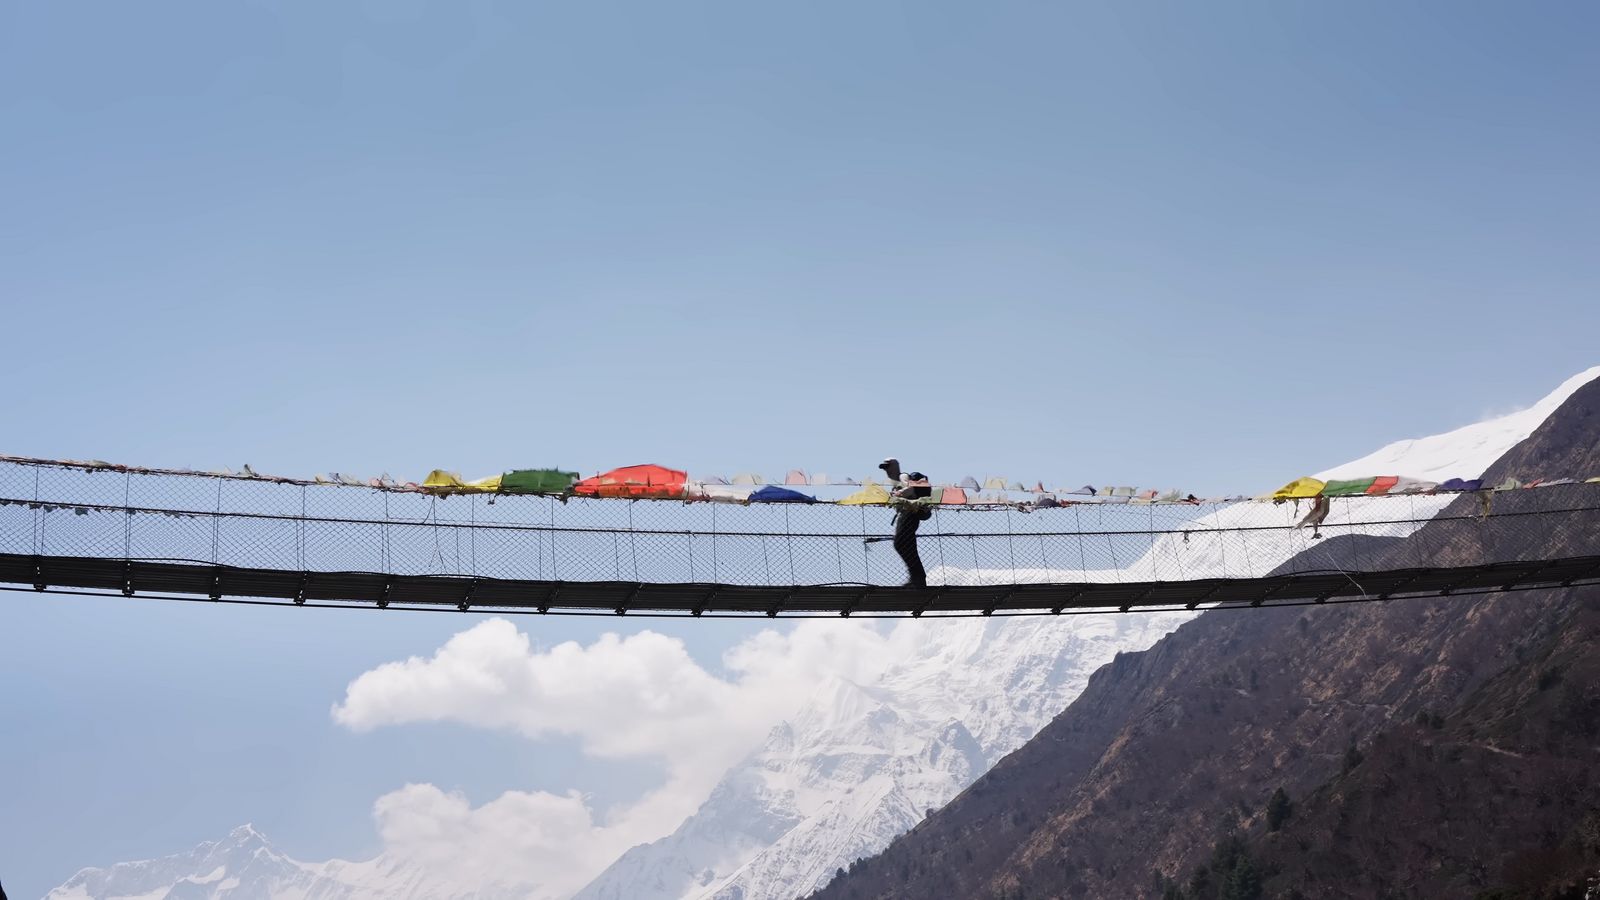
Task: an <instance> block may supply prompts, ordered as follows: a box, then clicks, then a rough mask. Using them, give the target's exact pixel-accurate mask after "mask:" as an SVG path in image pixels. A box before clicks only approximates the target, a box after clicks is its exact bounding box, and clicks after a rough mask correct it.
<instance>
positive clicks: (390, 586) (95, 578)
mask: <svg viewBox="0 0 1600 900" xmlns="http://www.w3.org/2000/svg"><path fill="white" fill-rule="evenodd" d="M1589 583H1600V556H1581V557H1572V558H1567V559H1556V560H1545V561H1538V560H1535V561H1519V562H1495V563H1486V564H1482V565H1474V566H1459V567H1450V568H1413V569H1395V570H1386V571H1380V572H1349V573H1345V572H1333V573H1298V574H1290V575H1279V576H1268V577H1263V578H1210V579H1195V580H1188V581H1144V582H1125V583H1119V584H1018V585H995V586H982V587H968V586H959V587H939V588H929V589H927V590H914V589H910V588H903V587H885V586H878V585H857V584H836V585H818V586H808V587H790V586H784V587H767V586H733V585H718V584H663V583H653V582H626V581H522V580H510V579H498V578H469V577H463V576H443V575H385V574H382V573H370V572H297V571H288V570H282V569H252V568H239V567H234V566H218V565H210V564H202V563H187V562H165V561H153V560H122V559H107V558H99V557H74V556H31V555H27V554H16V553H4V554H0V584H11V585H23V586H28V587H32V588H34V589H38V590H45V589H58V588H72V589H78V590H82V591H98V592H121V593H123V594H128V595H130V596H131V595H137V594H146V595H168V596H171V595H177V596H188V597H196V598H203V597H210V598H213V599H216V598H221V597H244V598H261V599H265V600H269V601H274V600H275V601H283V602H287V603H293V602H297V601H299V602H335V603H353V604H375V605H379V606H392V607H398V608H404V607H421V608H429V607H435V608H436V607H441V606H443V607H457V608H460V609H484V610H492V609H513V610H529V611H535V610H536V611H538V612H551V613H561V612H589V613H592V612H594V611H596V610H601V611H607V612H616V613H626V612H647V613H690V614H696V615H698V614H704V613H757V614H761V613H765V614H767V615H774V616H775V615H782V614H785V613H812V614H815V613H838V614H845V615H848V614H851V613H861V614H893V613H911V614H914V615H920V614H921V613H924V612H927V613H934V614H937V613H973V612H976V613H984V614H989V613H994V614H1004V613H1019V612H1063V611H1073V612H1079V611H1090V610H1106V611H1109V610H1123V611H1129V610H1141V609H1144V610H1147V609H1171V608H1183V607H1188V608H1194V607H1195V606H1196V605H1201V604H1203V605H1206V606H1212V605H1221V606H1238V605H1246V606H1248V605H1265V606H1271V605H1285V604H1291V603H1305V602H1324V601H1348V600H1356V599H1370V600H1381V599H1388V598H1390V597H1423V596H1441V595H1450V594H1468V593H1485V592H1491V591H1503V590H1527V589H1532V588H1539V587H1556V586H1570V585H1573V584H1589ZM10 589H12V590H15V589H16V588H10Z"/></svg>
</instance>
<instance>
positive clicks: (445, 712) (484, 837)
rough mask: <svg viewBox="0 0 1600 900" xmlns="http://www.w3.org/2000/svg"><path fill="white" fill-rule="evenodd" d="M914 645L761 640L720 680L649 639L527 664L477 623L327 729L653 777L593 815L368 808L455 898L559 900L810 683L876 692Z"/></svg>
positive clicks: (557, 804) (811, 626) (872, 637)
mask: <svg viewBox="0 0 1600 900" xmlns="http://www.w3.org/2000/svg"><path fill="white" fill-rule="evenodd" d="M914 631H915V630H914V629H912V628H909V627H907V626H906V625H904V624H903V625H901V626H900V627H897V628H895V629H893V630H892V631H889V632H887V633H884V632H882V631H880V630H878V629H876V628H874V627H872V626H871V625H869V624H866V623H863V622H859V621H857V622H844V621H838V622H826V623H824V622H803V623H800V624H799V625H798V626H796V627H795V628H793V629H792V630H790V631H788V632H786V633H780V632H777V631H773V630H764V631H762V632H760V633H758V634H756V635H754V636H752V637H751V638H749V639H747V640H745V641H743V642H742V643H740V644H739V645H737V646H735V647H734V648H732V649H731V650H729V651H728V652H727V653H726V654H725V655H724V657H723V665H724V667H725V668H726V669H727V670H728V672H729V673H730V676H729V677H719V676H717V675H715V674H712V673H711V672H708V671H707V670H706V669H705V668H704V667H702V666H701V665H700V664H699V663H698V662H696V661H695V660H694V659H693V658H692V657H691V656H690V655H689V653H688V651H687V650H686V649H685V648H684V645H683V643H682V641H680V640H678V639H676V638H672V637H668V636H666V635H662V634H659V633H656V632H651V631H643V632H639V633H637V634H633V635H629V636H626V637H622V636H619V635H616V634H607V635H604V636H602V637H601V638H599V639H598V640H596V641H595V642H594V643H592V644H589V645H588V646H583V645H580V644H578V643H576V642H567V643H563V644H558V645H556V646H554V647H550V648H548V649H540V648H537V647H535V646H534V645H533V643H532V642H531V641H530V640H529V638H528V636H527V635H526V634H524V633H522V632H520V631H518V630H517V629H516V627H515V626H514V625H513V624H512V623H510V622H509V621H506V620H504V619H490V620H487V621H484V622H481V623H479V624H477V625H475V626H474V627H472V628H470V629H468V630H466V631H463V632H461V633H460V634H457V635H455V636H454V637H452V638H451V639H450V640H449V641H448V642H446V643H445V645H444V646H443V647H441V648H439V650H438V651H437V652H435V653H434V654H433V656H432V657H429V658H422V657H412V658H410V659H407V660H404V661H400V662H391V663H385V664H384V665H381V666H378V667H377V668H375V669H372V670H370V671H368V672H365V673H363V674H362V675H360V676H359V677H357V678H356V679H355V680H354V681H352V682H351V683H350V685H349V686H348V688H347V689H346V692H345V698H344V700H343V702H341V703H339V704H337V705H335V706H334V707H333V717H334V719H335V721H337V722H339V723H340V724H342V725H344V726H346V727H348V728H351V729H354V730H358V731H366V730H371V729H374V728H379V727H383V726H388V725H399V724H405V723H413V722H458V723H462V724H466V725H472V726H477V727H481V728H492V729H498V730H506V731H512V732H515V733H518V734H522V735H525V736H527V737H529V738H534V739H539V738H547V737H570V738H573V739H576V740H577V741H578V742H579V744H580V746H581V747H582V749H583V750H584V752H585V753H588V754H590V755H593V756H596V757H601V758H607V759H640V760H648V761H652V762H656V763H659V764H661V765H662V766H663V767H664V769H665V771H666V778H665V781H664V782H663V783H662V784H661V785H660V786H658V787H657V788H655V789H654V790H652V791H650V792H648V793H646V794H645V795H644V796H642V797H640V798H638V799H637V800H636V801H634V802H632V803H630V804H627V805H625V806H623V807H621V808H617V809H612V810H606V811H604V812H603V813H599V814H597V813H596V811H594V810H593V809H591V808H590V807H589V805H588V804H587V803H586V802H585V800H584V798H583V797H581V796H580V795H579V794H577V793H569V794H566V795H557V794H550V793H545V792H522V791H508V792H506V793H505V794H502V795H501V796H500V797H498V798H497V799H495V800H492V801H490V802H488V803H485V804H483V805H482V806H478V807H473V806H471V804H470V803H469V802H468V801H467V799H466V798H465V797H463V796H461V795H459V794H452V793H446V792H444V791H441V790H440V789H438V788H437V787H434V786H433V785H425V784H424V785H416V784H413V785H407V786H405V787H404V788H401V789H399V790H397V791H394V792H392V793H389V794H386V795H384V796H383V797H381V798H379V799H378V801H377V803H376V806H375V809H374V814H375V816H376V818H377V820H378V826H379V831H380V833H381V835H382V837H383V840H384V846H385V852H386V853H389V854H391V855H393V856H396V857H398V858H404V859H410V860H415V861H417V862H419V863H422V864H424V865H425V866H426V867H427V868H428V869H429V870H431V871H434V872H436V873H438V874H440V875H442V876H444V877H446V878H448V879H449V880H450V881H451V882H452V883H455V884H460V885H463V886H473V885H482V886H485V887H488V886H492V885H495V884H502V885H504V884H537V885H539V886H540V889H541V892H546V891H548V892H549V894H550V895H551V896H562V895H564V894H566V893H569V892H571V891H573V890H576V889H577V888H579V887H582V886H583V885H584V884H585V883H586V882H587V881H588V880H589V879H590V878H592V877H593V876H594V875H596V874H598V873H599V871H600V870H601V869H603V868H604V867H605V866H606V865H607V864H609V863H610V862H611V861H612V860H613V859H615V858H616V856H617V855H618V854H620V853H621V852H622V851H624V850H626V849H627V848H629V847H631V846H633V845H635V844H638V843H641V842H644V841H649V840H653V839H655V838H658V837H660V836H662V835H664V834H666V833H668V832H670V831H671V830H672V829H673V828H674V827H676V826H677V825H678V823H679V822H681V821H682V820H683V819H684V818H685V817H686V816H687V815H689V814H690V813H692V812H693V811H694V809H695V808H696V807H697V806H698V805H699V804H700V803H701V802H702V801H703V800H704V799H705V797H706V795H707V794H709V792H710V790H711V788H712V786H713V785H714V784H715V783H716V780H717V779H718V778H720V777H721V775H722V773H723V772H724V771H725V770H726V769H727V768H728V767H729V766H731V765H733V764H734V763H735V762H737V761H738V760H739V759H740V758H741V757H742V756H744V755H745V754H746V753H748V752H749V751H750V750H751V749H752V748H753V747H754V746H755V745H756V744H757V743H758V742H759V741H760V739H761V738H762V737H763V736H764V735H765V734H766V732H767V730H768V729H769V728H771V727H772V726H773V725H774V724H776V723H777V722H778V721H779V720H781V719H783V718H785V717H787V716H789V715H791V714H792V713H793V712H794V711H795V710H796V709H797V708H798V706H799V705H800V703H801V702H802V701H803V700H804V699H805V697H806V696H807V695H808V694H809V693H810V692H811V691H812V690H813V689H814V687H815V686H816V685H817V683H818V682H819V681H820V680H822V679H824V678H825V677H827V676H829V675H837V676H840V677H843V678H846V679H849V680H852V681H857V682H866V681H871V680H873V679H874V678H875V677H876V676H877V675H878V674H880V673H881V672H882V670H883V669H884V667H885V666H886V665H888V663H889V662H890V661H891V660H893V659H896V658H901V657H903V656H904V655H905V651H906V650H907V649H908V648H909V646H910V645H911V643H912V642H913V641H914V639H915V636H914Z"/></svg>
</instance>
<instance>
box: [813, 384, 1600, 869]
mask: <svg viewBox="0 0 1600 900" xmlns="http://www.w3.org/2000/svg"><path fill="white" fill-rule="evenodd" d="M1597 448H1600V383H1590V384H1588V385H1586V386H1584V387H1582V388H1580V389H1578V390H1577V391H1575V392H1573V393H1572V395H1571V397H1570V398H1568V399H1567V400H1566V401H1565V402H1564V403H1563V404H1561V406H1560V408H1559V409H1557V410H1556V411H1555V412H1554V413H1553V414H1552V415H1551V416H1550V417H1549V418H1548V419H1547V420H1546V421H1545V422H1543V423H1542V424H1541V425H1540V426H1539V428H1538V429H1537V430H1535V431H1534V432H1533V434H1532V435H1531V436H1530V437H1529V438H1528V439H1527V440H1525V441H1522V442H1521V443H1520V444H1518V445H1517V446H1516V447H1515V448H1513V449H1512V450H1511V451H1510V452H1508V453H1506V454H1505V455H1503V456H1502V457H1501V458H1500V460H1499V461H1498V462H1496V463H1495V464H1494V465H1493V466H1491V467H1490V469H1489V471H1488V472H1487V473H1486V475H1487V477H1488V478H1490V479H1491V480H1494V479H1500V478H1505V477H1516V478H1520V479H1523V480H1530V479H1534V478H1551V477H1556V476H1561V475H1570V474H1573V473H1592V472H1600V449H1597ZM1537 494H1538V492H1528V495H1527V497H1529V498H1533V497H1534V496H1535V495H1537ZM1462 502H1470V501H1469V500H1465V499H1464V500H1463V501H1462ZM1525 502H1539V501H1537V500H1536V499H1530V500H1527V501H1525ZM1434 527H1435V526H1428V527H1425V528H1423V529H1422V531H1421V532H1419V533H1418V534H1417V535H1414V536H1413V537H1411V538H1407V539H1406V541H1405V542H1403V543H1410V542H1411V541H1415V540H1418V539H1422V540H1428V539H1429V530H1430V528H1434ZM1473 539H1474V538H1472V537H1471V536H1470V535H1467V536H1465V537H1463V536H1462V533H1461V532H1459V531H1453V532H1452V534H1451V537H1450V540H1448V541H1435V542H1434V543H1433V544H1432V545H1431V552H1433V553H1434V554H1436V555H1437V556H1438V558H1439V559H1441V560H1442V561H1446V562H1448V561H1450V559H1451V558H1452V557H1459V558H1468V557H1471V556H1474V555H1475V550H1474V548H1472V547H1470V546H1468V545H1467V542H1470V541H1471V540H1473ZM1499 539H1501V540H1506V538H1505V537H1504V536H1503V535H1502V537H1501V538H1499ZM1516 540H1520V541H1523V542H1526V547H1525V548H1524V549H1527V550H1537V551H1541V552H1548V553H1550V554H1552V555H1563V554H1573V555H1576V554H1579V553H1584V552H1591V553H1592V552H1594V549H1595V547H1596V546H1600V534H1594V533H1592V530H1591V531H1587V532H1586V531H1579V530H1574V529H1571V528H1565V529H1560V528H1557V529H1554V530H1551V531H1549V532H1547V533H1545V534H1540V533H1538V532H1537V531H1535V530H1532V529H1529V530H1527V531H1525V532H1523V533H1521V534H1520V536H1519V537H1517V538H1516ZM1408 551H1409V548H1407V547H1405V546H1395V547H1392V548H1390V550H1389V551H1387V552H1393V553H1396V554H1401V557H1400V558H1409V556H1408V555H1407V554H1408ZM1380 565H1381V563H1380ZM1597 593H1600V591H1597V589H1594V588H1573V589H1567V590H1557V591H1544V592H1530V593H1521V594H1511V595H1500V596H1491V597H1488V598H1483V599H1478V598H1457V599H1441V600H1434V601H1401V602H1395V603H1392V604H1361V605H1357V606H1347V607H1342V608H1313V609H1309V610H1299V609H1280V610H1256V611H1250V612H1236V611H1234V612H1229V611H1218V612H1212V613H1206V614H1204V615H1202V616H1200V617H1199V618H1197V619H1195V620H1194V621H1192V622H1189V623H1188V624H1186V625H1184V626H1183V627H1181V628H1179V629H1178V630H1177V631H1176V632H1174V633H1173V634H1171V635H1169V636H1168V637H1166V638H1164V639H1163V640H1161V641H1160V642H1158V643H1157V644H1156V645H1155V646H1153V647H1152V648H1150V649H1149V650H1147V651H1144V652H1140V653H1129V654H1123V655H1121V656H1119V657H1118V658H1117V659H1116V660H1115V661H1114V662H1113V663H1112V664H1110V665H1108V666H1106V667H1105V668H1103V669H1101V670H1100V671H1099V672H1096V673H1095V675H1094V676H1093V677H1092V678H1091V679H1090V682H1089V686H1088V688H1087V689H1086V690H1085V691H1084V693H1083V694H1082V695H1081V696H1080V697H1079V698H1078V699H1077V700H1076V701H1075V702H1074V703H1073V704H1072V705H1071V706H1070V707H1068V708H1067V710H1066V711H1065V712H1064V713H1062V715H1061V716H1060V717H1058V718H1057V719H1056V720H1055V721H1053V722H1052V723H1051V724H1050V725H1049V726H1047V727H1046V728H1045V729H1044V730H1043V731H1041V732H1040V734H1039V735H1038V736H1037V737H1036V738H1034V739H1033V740H1032V741H1030V742H1029V743H1028V744H1026V745H1025V746H1023V747H1022V748H1021V749H1020V750H1018V751H1017V752H1016V753H1013V754H1011V755H1010V756H1008V757H1007V758H1006V759H1004V760H1002V761H1001V762H1000V763H999V764H998V765H996V766H995V768H994V769H993V770H992V771H990V772H989V773H988V774H987V775H985V776H984V777H983V778H981V779H979V780H978V781H977V782H976V783H975V784H973V785H972V787H970V788H968V789H967V790H966V791H965V792H963V793H962V795H961V796H959V797H958V798H956V800H954V801H953V802H952V803H950V804H949V805H948V806H947V807H945V808H943V809H941V810H939V811H938V812H937V813H935V814H934V815H933V816H931V817H930V818H929V819H928V820H927V821H925V822H923V823H921V824H920V825H919V826H917V827H916V828H915V829H913V830H912V831H911V832H910V833H909V834H907V835H905V836H904V837H903V838H901V839H900V840H898V841H896V842H895V843H894V844H893V845H892V846H891V847H890V848H889V849H888V850H887V851H886V852H884V853H883V854H881V855H879V856H877V857H874V858H872V859H869V860H865V861H863V862H861V863H859V864H857V865H855V866H854V867H852V870H851V871H850V872H849V873H848V874H846V875H845V876H844V877H842V878H838V879H836V880H835V881H834V882H832V883H830V884H829V885H828V887H827V888H826V889H824V890H823V891H821V892H819V893H818V894H817V895H816V896H817V897H818V898H821V900H834V898H851V900H861V898H877V897H926V896H968V897H1006V898H1021V897H1058V896H1060V897H1074V896H1084V897H1109V896H1117V897H1137V896H1161V895H1163V894H1166V895H1167V896H1171V897H1176V896H1180V895H1181V896H1196V897H1259V896H1263V894H1262V891H1263V890H1266V889H1268V888H1270V889H1271V895H1273V896H1292V895H1294V894H1296V893H1298V894H1299V895H1301V896H1306V897H1313V896H1329V897H1332V896H1468V897H1470V896H1474V894H1476V893H1478V892H1481V891H1493V890H1499V889H1505V890H1511V891H1516V890H1523V891H1532V892H1530V893H1523V894H1507V895H1506V896H1530V897H1531V896H1542V895H1548V896H1556V894H1549V893H1545V894H1540V893H1537V892H1538V891H1545V890H1546V887H1549V886H1548V885H1546V886H1539V885H1534V886H1531V887H1530V880H1532V879H1533V878H1534V876H1532V875H1530V874H1529V873H1530V872H1533V871H1543V872H1554V871H1557V870H1561V871H1566V870H1572V871H1580V872H1581V871H1582V870H1583V868H1584V866H1586V865H1590V864H1592V863H1593V862H1594V860H1595V856H1594V854H1595V853H1596V852H1597V851H1600V848H1597V847H1595V842H1594V840H1593V839H1592V836H1591V835H1590V834H1589V832H1590V831H1593V830H1594V825H1593V822H1592V813H1593V810H1594V809H1595V806H1594V803H1595V795H1594V789H1593V787H1592V785H1594V784H1595V783H1600V779H1594V778H1593V777H1592V776H1591V775H1590V773H1592V772H1593V771H1594V766H1595V763H1597V762H1600V748H1597V746H1596V741H1595V739H1594V737H1593V733H1594V728H1593V725H1592V722H1593V721H1594V720H1595V717H1594V716H1592V715H1590V713H1592V712H1594V711H1596V710H1600V684H1597V682H1596V680H1595V678H1594V675H1593V673H1594V670H1595V666H1594V662H1595V661H1594V654H1595V652H1596V651H1595V650H1594V649H1593V648H1594V647H1595V642H1594V640H1593V638H1594V636H1595V632H1594V619H1595V610H1596V608H1597V607H1600V598H1597ZM1541 683H1542V684H1544V686H1545V687H1544V690H1543V691H1541V690H1540V684H1541ZM1552 690H1556V691H1558V693H1556V694H1551V693H1550V691H1552ZM1541 695H1542V696H1541ZM1419 722H1422V723H1426V724H1425V726H1419V725H1418V724H1417V723H1419ZM1435 723H1437V728H1436V727H1435ZM1419 728H1425V729H1426V731H1425V732H1418V730H1417V729H1419ZM1422 738H1426V739H1425V740H1423V739H1422ZM1435 756H1436V757H1437V759H1435ZM1456 766H1460V768H1459V769H1454V770H1453V769H1452V768H1451V767H1456ZM1424 776H1425V777H1424ZM1280 787H1281V788H1282V790H1283V793H1284V799H1283V800H1281V801H1279V802H1278V803H1276V804H1274V803H1272V795H1273V793H1274V792H1275V791H1276V790H1277V789H1278V788H1280ZM1285 801H1286V802H1287V803H1288V804H1289V806H1290V807H1291V808H1294V807H1298V810H1299V811H1298V812H1295V813H1293V814H1292V815H1291V816H1290V818H1289V819H1288V820H1287V821H1288V822H1289V823H1292V824H1289V825H1285V821H1284V820H1283V818H1282V816H1283V804H1284V802H1285ZM1269 805H1275V806H1277V807H1278V812H1277V814H1275V815H1273V816H1272V817H1271V818H1272V819H1274V820H1275V824H1276V825H1277V826H1278V828H1279V830H1278V831H1269V828H1270V825H1269V822H1268V819H1269V815H1268V812H1267V809H1268V807H1269ZM1586 823H1587V824H1586ZM1230 835H1231V836H1232V837H1231V838H1230ZM1197 879H1198V880H1197ZM1516 879H1521V881H1518V882H1517V883H1516V884H1513V883H1512V882H1513V881H1516ZM1518 885H1521V886H1520V887H1519V886H1518ZM1552 889H1558V888H1552ZM1486 896H1488V895H1486Z"/></svg>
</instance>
